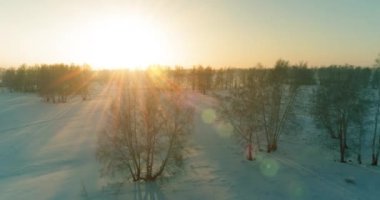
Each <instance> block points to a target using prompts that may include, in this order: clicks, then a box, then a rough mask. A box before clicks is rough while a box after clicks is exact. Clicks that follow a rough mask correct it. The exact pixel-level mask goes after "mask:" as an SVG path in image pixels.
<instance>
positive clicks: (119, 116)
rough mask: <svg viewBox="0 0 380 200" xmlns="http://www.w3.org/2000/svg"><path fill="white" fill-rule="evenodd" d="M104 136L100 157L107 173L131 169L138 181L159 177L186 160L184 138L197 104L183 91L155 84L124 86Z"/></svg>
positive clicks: (117, 173)
mask: <svg viewBox="0 0 380 200" xmlns="http://www.w3.org/2000/svg"><path fill="white" fill-rule="evenodd" d="M119 91H120V92H121V93H120V96H118V97H117V98H116V99H115V100H114V102H113V104H112V106H111V110H110V117H109V124H108V126H107V127H106V129H105V131H104V133H103V134H101V135H100V136H99V146H98V149H97V158H98V159H99V161H100V162H101V163H102V166H103V167H102V174H103V175H125V174H128V175H129V176H130V177H131V178H132V180H133V181H139V180H144V181H154V180H156V179H157V178H159V177H161V176H164V175H168V174H172V173H174V172H175V168H176V167H179V166H180V165H181V164H182V150H183V149H184V146H183V145H184V142H185V140H184V137H185V136H186V135H187V134H189V133H190V131H191V127H192V118H193V109H192V108H191V107H189V106H188V105H186V104H185V102H186V101H185V100H184V96H183V93H182V92H181V91H162V90H159V89H158V88H156V87H154V86H150V87H148V88H146V89H141V88H140V89H137V88H136V87H135V86H130V87H124V86H122V88H121V89H120V90H119Z"/></svg>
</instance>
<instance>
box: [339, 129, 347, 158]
mask: <svg viewBox="0 0 380 200" xmlns="http://www.w3.org/2000/svg"><path fill="white" fill-rule="evenodd" d="M343 129H344V128H343V124H342V123H341V124H340V126H339V150H340V162H342V163H345V162H346V160H345V151H346V148H345V145H344V140H345V134H344V131H343Z"/></svg>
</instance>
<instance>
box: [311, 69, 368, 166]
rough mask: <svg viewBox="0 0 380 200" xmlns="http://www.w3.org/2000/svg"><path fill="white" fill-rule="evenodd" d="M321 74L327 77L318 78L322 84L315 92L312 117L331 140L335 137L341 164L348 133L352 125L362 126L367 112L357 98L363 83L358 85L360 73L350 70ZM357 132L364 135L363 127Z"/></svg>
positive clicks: (359, 98) (344, 160)
mask: <svg viewBox="0 0 380 200" xmlns="http://www.w3.org/2000/svg"><path fill="white" fill-rule="evenodd" d="M323 70H324V71H325V72H327V73H326V75H327V76H325V77H320V80H323V81H322V82H321V85H319V87H318V88H317V90H316V92H315V103H314V117H315V119H316V120H317V122H320V123H321V124H322V125H323V126H324V128H326V129H327V130H328V131H329V132H330V135H332V137H333V138H335V136H337V138H338V140H339V143H338V144H339V152H340V162H346V150H347V149H348V144H347V138H348V133H349V129H350V128H352V126H353V125H355V123H357V124H359V128H360V127H361V126H363V124H362V123H363V117H364V116H365V111H366V109H365V106H364V104H363V103H362V98H361V95H360V94H361V91H362V89H363V88H364V85H363V84H364V83H365V82H363V83H360V84H359V80H360V77H359V76H358V75H359V74H360V73H358V72H357V70H356V69H355V68H353V67H350V66H343V67H335V66H334V67H330V68H326V69H323ZM322 74H323V73H322ZM334 75H335V76H334ZM320 76H321V74H320ZM360 131H364V130H363V127H361V129H360ZM359 140H360V136H359ZM358 159H359V158H358Z"/></svg>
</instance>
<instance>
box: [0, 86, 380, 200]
mask: <svg viewBox="0 0 380 200" xmlns="http://www.w3.org/2000/svg"><path fill="white" fill-rule="evenodd" d="M189 99H190V101H191V102H192V103H193V105H194V106H195V107H196V118H195V120H196V121H195V130H194V133H193V134H192V135H191V136H190V138H189V147H190V149H189V150H188V153H187V159H186V167H185V170H184V171H183V172H182V173H181V174H179V175H178V176H177V177H175V178H174V179H171V180H168V181H161V182H158V183H156V184H135V183H124V184H123V185H121V186H120V187H117V186H115V185H110V184H108V183H107V182H106V180H105V179H103V178H101V177H99V173H98V169H99V164H98V163H97V161H96V159H95V148H96V134H98V133H99V132H100V131H101V130H102V125H103V121H104V120H103V116H104V115H103V113H104V112H105V109H106V108H107V106H108V104H109V95H108V94H107V93H106V91H104V92H100V93H99V94H98V95H96V96H93V97H92V99H91V100H90V101H87V102H82V101H80V100H73V101H70V102H69V103H66V104H56V105H53V104H46V103H44V102H41V101H40V99H39V98H38V97H36V96H35V95H29V94H11V93H0V199H16V200H17V199H173V200H174V199H218V200H219V199H221V200H223V199H243V200H244V199H378V198H376V197H378V196H379V195H380V191H379V190H378V188H379V185H380V170H379V169H378V168H376V167H369V166H365V165H363V166H357V165H351V164H341V163H338V162H334V161H333V158H334V156H333V155H332V152H331V150H328V149H326V148H321V147H320V146H318V145H317V144H315V143H313V141H310V140H308V139H307V138H308V135H316V134H317V133H316V132H315V131H316V130H315V128H312V126H311V125H310V124H308V125H307V126H305V127H304V128H302V129H301V130H299V131H297V133H296V134H289V135H283V137H282V140H281V141H280V144H279V150H278V152H275V153H273V154H266V153H259V154H258V155H257V156H256V160H255V161H252V162H249V161H246V160H245V158H244V153H243V148H242V147H241V146H239V145H238V144H237V143H236V142H235V140H234V139H233V138H232V137H231V134H232V132H231V128H230V126H228V124H223V123H221V122H217V121H215V118H216V115H217V114H216V113H215V112H214V107H215V106H217V102H216V101H215V100H214V99H213V98H211V97H207V96H203V95H199V94H196V93H189ZM301 117H302V115H301ZM304 123H312V120H310V119H309V118H307V116H306V115H304ZM309 127H310V128H309ZM300 134H301V135H300ZM311 138H313V137H311Z"/></svg>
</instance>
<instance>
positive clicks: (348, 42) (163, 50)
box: [0, 0, 380, 67]
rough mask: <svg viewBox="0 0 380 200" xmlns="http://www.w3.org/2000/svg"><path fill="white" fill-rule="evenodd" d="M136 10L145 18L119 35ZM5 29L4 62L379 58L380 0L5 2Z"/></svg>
mask: <svg viewBox="0 0 380 200" xmlns="http://www.w3.org/2000/svg"><path fill="white" fill-rule="evenodd" d="M131 16H133V18H137V20H136V21H137V22H138V23H140V22H144V23H142V24H144V25H142V26H140V25H130V24H129V25H125V27H129V28H124V29H122V30H120V31H119V32H121V33H122V34H120V33H119V34H118V35H117V34H113V32H117V31H118V30H119V29H118V28H115V24H116V26H117V24H122V23H123V22H124V21H128V20H129V18H131ZM104 19H105V20H104ZM113 22H115V23H114V24H112V23H113ZM110 23H111V24H112V27H113V28H107V27H111V25H110ZM122 26H123V25H122ZM103 29H108V30H109V31H108V32H102V31H104V30H103ZM130 29H141V31H146V32H149V35H148V36H144V37H141V38H136V37H139V36H136V35H141V31H140V32H138V33H137V34H132V35H131V34H128V33H127V32H130ZM123 31H124V32H123ZM97 32H101V33H97ZM0 34H1V35H0V44H1V45H0V65H1V66H11V65H13V66H16V65H19V64H22V63H28V64H34V63H54V62H65V63H71V62H74V63H89V64H92V65H105V63H107V62H108V61H109V60H116V61H117V62H112V61H110V63H113V65H133V64H135V65H145V64H164V65H165V64H168V65H175V64H179V65H184V66H191V65H194V64H204V65H212V66H215V67H224V66H236V67H249V66H254V65H256V64H257V63H258V62H261V63H262V64H264V65H265V66H272V65H273V63H274V62H275V61H276V60H277V59H279V58H283V59H286V60H289V61H291V62H293V63H296V62H300V61H306V62H308V63H309V64H310V65H329V64H345V63H349V64H354V65H372V64H373V62H374V59H375V57H376V56H377V54H378V53H380V1H376V0H261V1H259V0H250V1H249V0H245V1H243V0H240V1H239V0H208V1H207V0H177V1H174V0H172V1H169V0H149V1H142V0H139V1H138V0H129V1H126V0H124V1H123V0H0ZM122 35H126V38H128V37H129V38H130V39H126V40H123V39H121V38H120V37H122ZM118 37H119V38H118ZM89 38H90V39H89ZM131 38H132V39H131ZM121 40H122V42H118V41H121ZM141 40H144V41H149V44H142V45H139V44H141V43H144V42H142V41H141ZM84 41H85V42H84ZM99 43H100V44H102V45H99ZM150 44H152V45H150ZM126 46H129V47H128V48H127V47H126ZM138 46H142V47H143V48H141V49H139V47H138ZM134 49H139V50H136V51H138V52H139V53H136V52H134ZM146 49H152V50H146ZM143 52H148V53H146V54H144V53H143ZM102 55H105V56H102ZM99 57H104V58H103V59H99ZM132 60H133V62H132ZM140 60H145V61H141V62H140Z"/></svg>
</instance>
